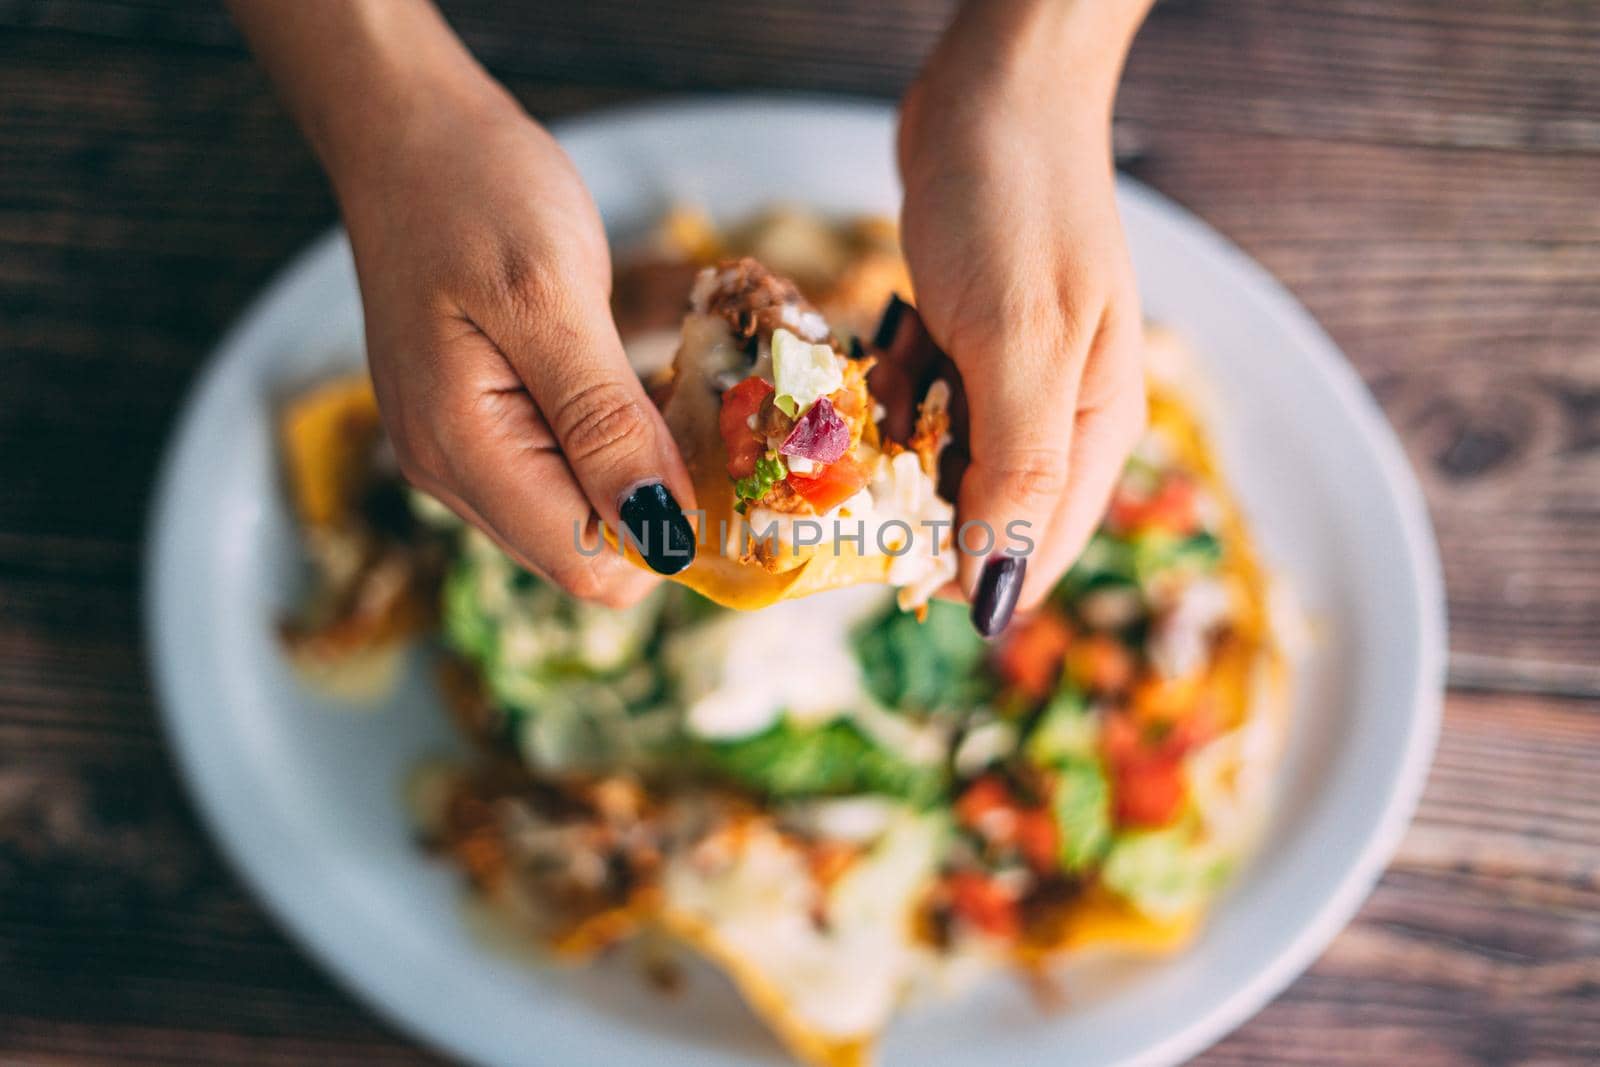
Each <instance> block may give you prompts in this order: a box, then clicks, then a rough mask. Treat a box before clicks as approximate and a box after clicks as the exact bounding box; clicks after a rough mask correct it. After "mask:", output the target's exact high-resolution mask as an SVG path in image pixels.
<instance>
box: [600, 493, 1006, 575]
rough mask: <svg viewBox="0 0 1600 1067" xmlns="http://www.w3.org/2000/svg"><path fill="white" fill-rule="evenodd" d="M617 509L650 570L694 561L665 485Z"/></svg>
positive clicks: (689, 533)
mask: <svg viewBox="0 0 1600 1067" xmlns="http://www.w3.org/2000/svg"><path fill="white" fill-rule="evenodd" d="M617 510H618V511H619V512H621V513H622V521H623V523H624V524H625V525H626V526H627V527H628V532H629V533H630V534H632V535H633V542H634V545H635V547H637V548H638V549H639V554H640V555H641V556H643V557H644V561H645V562H646V563H648V564H650V569H651V570H653V571H655V572H656V573H657V574H677V573H678V572H679V571H681V570H683V569H684V568H685V567H687V566H688V565H689V564H691V563H693V562H694V527H693V526H691V525H689V520H688V519H686V518H684V517H683V509H682V508H680V507H679V506H678V502H677V501H676V500H674V499H673V498H672V494H671V493H670V492H668V491H667V487H666V486H665V485H662V484H661V483H660V482H646V483H645V484H644V485H641V486H639V487H638V488H636V489H634V490H633V492H631V493H629V494H628V495H627V496H625V497H623V499H622V502H621V503H620V504H618V505H617ZM1013 599H1015V598H1013Z"/></svg>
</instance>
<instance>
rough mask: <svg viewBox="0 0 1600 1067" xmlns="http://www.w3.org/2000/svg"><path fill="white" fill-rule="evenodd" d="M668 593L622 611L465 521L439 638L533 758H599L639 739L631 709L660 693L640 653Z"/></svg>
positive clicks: (629, 748)
mask: <svg viewBox="0 0 1600 1067" xmlns="http://www.w3.org/2000/svg"><path fill="white" fill-rule="evenodd" d="M666 599H667V594H665V593H663V592H660V591H658V592H657V593H654V594H652V595H651V596H649V597H647V598H646V599H645V600H643V601H641V602H640V603H639V604H637V605H635V606H634V607H632V608H628V609H624V610H620V611H619V610H612V609H609V608H604V607H601V606H599V605H595V604H588V603H584V602H582V601H578V600H574V599H572V598H571V597H568V596H567V595H565V594H564V593H562V592H561V591H560V590H559V589H557V588H555V587H554V586H552V585H549V584H547V583H545V582H543V581H541V580H540V579H539V578H537V577H535V576H534V575H532V574H530V573H528V572H527V571H525V570H523V569H522V568H521V567H519V566H518V565H517V564H516V563H515V562H513V561H512V560H511V559H510V558H509V557H507V556H506V555H505V554H504V553H502V552H501V551H500V550H499V549H498V548H497V547H496V546H495V545H494V544H493V543H492V542H490V541H489V540H488V539H487V538H486V537H484V536H483V535H482V534H479V533H478V532H477V531H475V530H464V531H463V532H462V534H461V537H460V540H459V551H458V552H457V554H456V557H455V559H454V560H453V562H452V565H451V568H450V571H449V573H448V574H447V575H446V576H445V581H444V591H443V597H442V600H443V631H444V639H445V643H446V644H447V645H449V646H450V648H451V649H452V650H454V651H455V652H456V653H458V654H459V655H461V656H462V657H463V658H465V659H467V660H469V661H471V662H472V664H473V665H474V666H475V667H476V668H477V670H478V673H479V675H480V676H481V677H482V679H483V684H484V688H485V690H486V692H487V695H488V696H489V698H490V699H491V701H492V702H493V703H494V705H495V707H496V708H498V709H499V710H500V712H501V713H502V715H503V717H504V721H505V727H506V729H507V731H508V739H509V740H511V741H514V742H516V743H517V744H518V745H519V747H520V748H521V749H522V751H523V752H524V753H525V754H526V755H527V756H528V757H529V759H530V761H531V762H533V763H534V764H535V765H537V766H541V767H546V768H559V767H568V768H571V767H578V766H597V765H604V764H605V763H606V762H607V761H609V760H611V759H614V758H620V757H621V756H622V755H623V754H624V753H627V752H633V751H636V750H637V749H638V748H639V747H640V743H641V740H640V738H641V736H642V735H640V734H639V731H638V729H636V721H637V717H638V716H639V715H640V714H642V713H644V712H648V711H652V710H654V709H655V708H656V707H658V706H659V705H660V704H661V702H662V701H663V700H664V699H665V697H666V691H665V681H664V679H663V677H662V675H661V670H660V667H659V665H658V663H657V660H656V658H655V657H653V656H651V655H649V654H648V649H649V647H650V646H651V644H652V642H653V641H654V640H655V639H656V634H657V631H658V628H659V622H660V619H661V614H662V610H663V605H664V602H665V600H666Z"/></svg>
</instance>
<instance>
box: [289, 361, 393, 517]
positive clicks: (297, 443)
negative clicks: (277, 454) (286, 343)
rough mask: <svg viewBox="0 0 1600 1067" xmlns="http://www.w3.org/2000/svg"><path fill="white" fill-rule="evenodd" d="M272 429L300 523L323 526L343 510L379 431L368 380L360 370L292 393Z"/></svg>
mask: <svg viewBox="0 0 1600 1067" xmlns="http://www.w3.org/2000/svg"><path fill="white" fill-rule="evenodd" d="M278 431H279V435H280V437H281V438H282V442H283V457H284V464H285V466H286V467H287V468H288V476H289V487H290V490H291V492H292V494H293V500H294V506H295V512H296V514H298V515H299V517H300V519H301V521H302V522H304V523H306V524H307V525H310V526H326V525H329V524H330V523H333V522H335V521H336V520H338V519H339V518H341V517H342V516H344V515H345V514H347V512H348V511H349V509H350V507H351V506H352V505H353V498H354V496H355V493H356V491H357V489H358V487H359V482H360V479H361V477H362V475H363V473H364V457H365V455H366V451H367V449H368V448H369V447H370V446H371V444H372V442H373V440H374V439H375V438H376V437H377V435H378V434H379V433H380V432H381V431H382V424H381V423H380V422H379V419H378V398H377V397H376V396H375V395H374V394H373V392H372V379H371V378H369V377H367V375H366V373H365V372H361V373H357V374H352V375H349V376H348V377H344V378H336V379H334V380H333V381H330V382H326V383H324V384H322V385H319V386H317V387H316V388H315V389H312V390H311V391H309V392H307V393H303V394H301V395H300V396H297V397H295V398H294V400H293V401H292V402H291V403H290V404H289V405H288V406H287V407H286V408H285V409H284V411H283V414H282V416H281V418H280V420H279V423H278Z"/></svg>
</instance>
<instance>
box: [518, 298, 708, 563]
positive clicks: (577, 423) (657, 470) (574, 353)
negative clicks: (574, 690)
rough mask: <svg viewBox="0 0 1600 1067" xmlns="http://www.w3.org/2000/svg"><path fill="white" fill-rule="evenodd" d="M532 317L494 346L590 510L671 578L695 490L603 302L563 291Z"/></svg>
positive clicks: (687, 552) (687, 545) (687, 534)
mask: <svg viewBox="0 0 1600 1067" xmlns="http://www.w3.org/2000/svg"><path fill="white" fill-rule="evenodd" d="M536 310H537V311H539V312H542V313H536V314H530V315H525V316H520V317H519V322H518V323H517V324H516V325H515V326H514V328H513V329H511V330H510V331H508V335H507V336H502V337H500V338H497V339H496V340H497V343H498V344H499V346H500V348H501V350H502V351H503V352H505V354H506V358H507V359H508V360H509V361H510V363H511V365H512V367H513V368H514V369H515V370H516V372H517V375H518V377H520V378H521V379H522V382H523V383H524V384H525V385H526V386H527V389H528V392H529V394H530V395H531V396H532V397H533V401H534V403H535V405H537V407H538V408H539V411H540V413H541V414H542V415H543V416H544V418H545V421H546V422H547V423H548V424H549V426H550V429H551V432H552V433H553V434H554V436H555V438H556V442H557V444H558V446H559V447H560V449H561V454H562V456H563V458H564V459H565V460H566V462H567V465H568V466H569V467H570V468H571V470H572V472H573V474H574V476H576V478H577V480H578V484H579V485H580V486H581V487H582V489H583V491H584V494H585V495H586V496H587V497H588V498H589V502H590V504H591V505H592V506H593V508H594V510H595V512H596V513H597V514H599V516H600V517H601V519H603V520H604V521H605V522H606V523H608V524H609V525H610V526H611V528H612V529H614V530H617V531H618V533H619V536H620V535H621V533H622V531H623V530H626V531H627V533H628V534H630V535H631V536H632V538H633V539H634V541H635V542H636V544H637V547H638V548H639V552H640V555H642V556H643V557H644V559H645V562H647V563H648V564H649V565H650V567H651V569H653V570H655V571H656V572H658V573H661V574H676V573H678V572H679V571H681V570H683V569H684V568H685V567H687V566H688V565H689V564H690V563H691V562H693V561H694V556H695V533H694V528H693V526H692V525H691V524H690V523H689V520H688V518H687V517H686V516H685V514H684V511H685V509H691V510H692V509H693V508H694V506H695V499H694V486H693V483H692V481H691V480H690V477H689V473H688V471H687V469H686V468H685V467H684V464H683V459H682V457H681V456H680V455H679V454H678V449H677V446H676V445H675V444H674V443H673V440H672V436H671V434H670V432H669V431H668V429H667V424H666V421H665V420H664V419H663V418H662V417H661V413H660V412H659V411H658V410H657V409H656V407H655V405H654V404H652V403H651V402H650V398H649V396H648V395H646V393H645V390H644V386H643V385H642V384H641V383H640V381H639V378H638V376H637V375H636V374H635V373H634V372H633V368H632V367H631V366H630V365H629V364H628V359H627V355H626V354H625V353H624V351H623V348H622V341H621V339H620V338H619V337H618V336H617V329H616V325H615V323H614V322H613V321H612V319H611V314H610V310H609V308H608V306H607V303H606V301H605V299H604V297H603V296H596V297H595V298H594V299H592V300H583V299H578V298H576V297H575V296H573V295H572V294H571V293H570V291H567V292H562V293H560V294H556V295H555V296H553V297H552V299H550V300H548V301H539V302H538V304H537V305H536ZM518 327H520V328H518ZM534 488H535V489H536V488H537V487H534Z"/></svg>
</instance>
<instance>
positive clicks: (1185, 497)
mask: <svg viewBox="0 0 1600 1067" xmlns="http://www.w3.org/2000/svg"><path fill="white" fill-rule="evenodd" d="M1144 521H1145V522H1146V523H1148V524H1149V525H1151V526H1156V527H1159V528H1161V529H1163V530H1169V531H1171V532H1172V533H1175V534H1179V535H1181V536H1185V537H1186V536H1188V535H1189V534H1192V533H1194V532H1195V531H1196V530H1198V529H1199V528H1200V519H1199V515H1198V514H1197V512H1196V510H1195V499H1194V482H1192V481H1190V480H1189V479H1188V478H1185V477H1182V476H1174V475H1168V476H1167V477H1166V478H1165V479H1163V481H1162V482H1161V488H1160V489H1159V490H1157V491H1156V495H1155V496H1154V497H1152V498H1151V500H1150V503H1149V506H1148V507H1147V508H1146V509H1145V519H1144Z"/></svg>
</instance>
